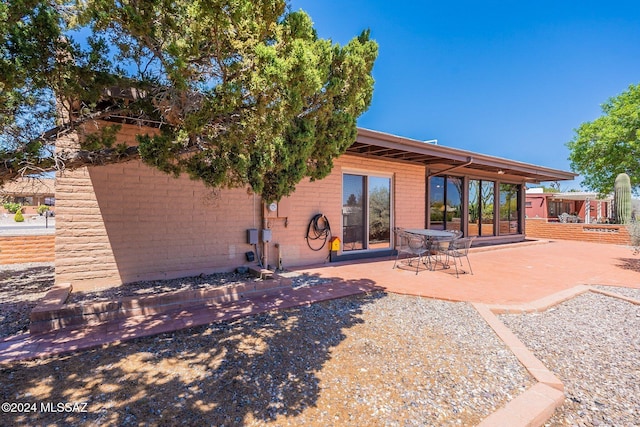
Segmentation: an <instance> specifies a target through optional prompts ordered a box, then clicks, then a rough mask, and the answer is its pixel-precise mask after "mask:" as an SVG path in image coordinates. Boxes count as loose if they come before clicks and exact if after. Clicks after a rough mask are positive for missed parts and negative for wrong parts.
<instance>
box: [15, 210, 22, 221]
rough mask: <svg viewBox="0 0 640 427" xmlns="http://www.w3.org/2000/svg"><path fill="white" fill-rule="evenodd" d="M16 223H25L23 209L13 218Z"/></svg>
mask: <svg viewBox="0 0 640 427" xmlns="http://www.w3.org/2000/svg"><path fill="white" fill-rule="evenodd" d="M13 220H14V221H15V222H24V216H23V215H22V209H18V212H16V214H15V215H14V216H13Z"/></svg>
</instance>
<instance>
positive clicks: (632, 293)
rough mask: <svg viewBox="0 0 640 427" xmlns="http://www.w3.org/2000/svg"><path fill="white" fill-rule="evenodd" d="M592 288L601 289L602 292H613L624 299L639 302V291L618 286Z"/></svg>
mask: <svg viewBox="0 0 640 427" xmlns="http://www.w3.org/2000/svg"><path fill="white" fill-rule="evenodd" d="M594 288H598V289H602V290H603V291H608V292H614V293H616V294H619V295H622V296H624V297H627V298H633V299H637V300H638V301H640V289H635V288H622V287H619V286H594Z"/></svg>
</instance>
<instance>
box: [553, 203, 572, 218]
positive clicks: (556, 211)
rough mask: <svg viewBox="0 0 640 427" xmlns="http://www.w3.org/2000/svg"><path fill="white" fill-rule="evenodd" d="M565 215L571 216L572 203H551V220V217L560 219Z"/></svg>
mask: <svg viewBox="0 0 640 427" xmlns="http://www.w3.org/2000/svg"><path fill="white" fill-rule="evenodd" d="M563 213H566V214H570V213H572V212H571V203H570V202H558V201H552V200H550V201H549V215H548V216H549V218H551V217H559V216H560V215H562V214H563Z"/></svg>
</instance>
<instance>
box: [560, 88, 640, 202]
mask: <svg viewBox="0 0 640 427" xmlns="http://www.w3.org/2000/svg"><path fill="white" fill-rule="evenodd" d="M602 111H603V113H604V114H603V115H602V116H600V117H599V118H597V119H596V120H594V121H593V122H586V123H583V124H582V125H580V127H579V128H578V129H577V130H576V131H575V132H576V133H575V136H574V138H573V140H571V141H570V142H569V143H568V144H567V146H568V147H569V150H571V153H570V155H569V159H570V160H571V168H572V169H573V170H574V171H575V172H577V173H579V174H581V175H582V176H583V177H584V181H583V185H584V186H586V187H587V188H589V189H591V190H593V191H597V192H599V193H600V194H610V193H611V191H612V190H613V183H614V180H615V177H616V176H617V175H618V174H619V173H623V172H624V173H628V174H629V176H630V177H631V187H632V189H633V190H635V191H637V189H638V186H639V185H640V173H638V171H640V85H631V86H629V88H628V90H627V91H625V92H623V93H621V94H620V95H618V96H616V97H614V98H611V99H610V100H609V101H607V103H605V104H604V105H602Z"/></svg>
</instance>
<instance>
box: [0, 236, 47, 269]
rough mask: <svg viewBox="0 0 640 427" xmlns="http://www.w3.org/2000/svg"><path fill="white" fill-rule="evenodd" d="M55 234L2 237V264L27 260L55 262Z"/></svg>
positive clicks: (0, 256)
mask: <svg viewBox="0 0 640 427" xmlns="http://www.w3.org/2000/svg"><path fill="white" fill-rule="evenodd" d="M54 260H55V236H54V235H53V234H45V235H39V236H2V237H0V265H2V264H20V263H25V262H53V261H54Z"/></svg>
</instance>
